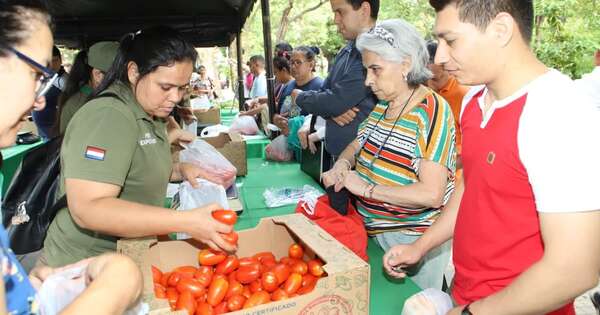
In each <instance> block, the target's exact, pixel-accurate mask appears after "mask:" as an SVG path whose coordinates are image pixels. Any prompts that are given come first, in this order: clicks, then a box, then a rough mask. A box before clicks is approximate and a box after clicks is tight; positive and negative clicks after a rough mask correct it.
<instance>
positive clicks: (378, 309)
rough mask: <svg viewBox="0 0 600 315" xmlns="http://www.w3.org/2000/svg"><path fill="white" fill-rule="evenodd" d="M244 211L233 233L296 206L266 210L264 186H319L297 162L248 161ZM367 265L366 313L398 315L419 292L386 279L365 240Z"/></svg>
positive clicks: (406, 282)
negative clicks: (369, 288) (368, 283)
mask: <svg viewBox="0 0 600 315" xmlns="http://www.w3.org/2000/svg"><path fill="white" fill-rule="evenodd" d="M238 185H239V186H240V188H241V189H240V193H241V196H242V199H243V200H242V203H243V205H244V212H243V213H242V215H241V216H240V218H239V220H238V223H237V224H236V225H235V229H236V230H243V229H248V228H252V227H254V226H256V225H257V224H258V221H259V220H260V219H261V218H265V217H269V216H276V215H284V214H290V213H293V212H294V210H295V208H296V206H295V205H290V206H284V207H279V208H274V209H269V208H267V206H266V204H265V202H264V198H263V196H262V194H263V192H264V190H265V189H266V188H268V187H285V186H290V187H302V186H304V185H311V186H313V187H315V188H319V189H320V187H319V185H318V184H317V183H315V182H314V180H312V178H310V177H309V176H308V175H306V174H304V173H303V172H302V171H301V170H300V165H299V164H297V163H278V162H270V161H265V160H263V159H248V175H247V176H246V177H243V178H239V179H238ZM368 254H369V258H370V260H369V263H370V265H371V303H370V304H371V305H370V314H374V315H384V314H399V313H400V312H401V310H402V307H403V305H404V301H405V300H406V299H407V298H408V297H410V296H411V295H413V294H415V293H417V292H418V291H419V290H420V289H419V287H418V286H417V285H416V284H414V282H412V281H411V280H403V281H394V280H389V279H388V278H387V277H386V276H385V275H384V272H383V269H382V257H383V254H384V253H383V251H382V250H381V249H380V248H379V246H377V245H376V244H375V242H374V241H373V240H369V247H368Z"/></svg>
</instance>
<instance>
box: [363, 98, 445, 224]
mask: <svg viewBox="0 0 600 315" xmlns="http://www.w3.org/2000/svg"><path fill="white" fill-rule="evenodd" d="M387 108H388V103H387V102H384V101H380V102H379V104H377V106H376V107H375V109H373V112H372V113H371V114H370V115H369V118H368V119H367V120H366V123H365V124H363V127H362V128H361V129H360V130H359V134H358V140H359V142H360V143H361V144H363V143H364V145H363V146H362V149H361V150H360V152H359V154H358V157H357V163H356V171H357V173H358V174H359V175H360V176H361V177H362V178H363V179H364V180H366V181H367V182H369V183H373V184H377V185H385V186H405V185H411V184H414V183H416V182H418V181H419V164H420V161H421V160H422V159H425V160H429V161H433V162H435V163H439V164H441V165H443V166H445V167H447V168H448V170H449V172H448V185H447V187H446V193H445V195H444V204H446V202H447V201H448V199H449V197H450V194H451V193H452V191H453V190H454V173H455V166H456V148H455V137H456V131H455V127H454V126H455V124H454V117H453V115H452V110H451V109H450V106H449V105H448V103H447V102H446V101H445V100H444V98H442V97H441V96H439V95H438V94H436V93H434V92H433V91H432V92H431V93H429V94H427V96H425V98H424V99H423V100H422V101H421V102H420V103H419V104H418V105H417V106H415V107H414V108H413V109H412V110H410V111H409V112H407V113H404V114H403V115H402V117H401V118H399V119H398V121H397V122H396V117H391V118H389V119H387V118H385V113H386V109H387ZM395 122H396V123H395ZM394 123H395V124H394ZM386 139H387V141H386ZM378 151H379V154H377V152H378ZM356 197H357V210H358V212H359V213H360V215H361V216H362V217H363V219H364V221H365V226H366V228H367V231H368V232H369V234H376V233H383V232H388V231H401V232H403V233H406V234H412V235H420V234H422V233H423V232H425V230H426V229H427V228H428V227H429V226H431V224H432V223H433V222H434V221H435V219H436V218H437V217H438V216H439V214H440V209H439V208H429V207H421V208H409V207H400V206H397V205H392V204H389V203H385V202H380V201H377V200H373V199H368V198H363V197H362V196H356Z"/></svg>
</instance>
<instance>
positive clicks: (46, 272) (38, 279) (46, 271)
mask: <svg viewBox="0 0 600 315" xmlns="http://www.w3.org/2000/svg"><path fill="white" fill-rule="evenodd" d="M93 259H95V258H87V259H83V260H80V261H78V262H76V263H73V264H70V265H66V266H63V267H59V268H52V267H49V266H37V267H35V268H33V269H32V270H31V272H30V273H29V282H31V285H32V286H33V287H34V288H35V289H36V290H39V289H40V288H41V287H42V283H43V282H44V281H46V279H48V277H50V276H51V275H53V274H55V273H59V272H62V271H64V270H67V269H71V268H76V267H81V266H87V265H88V264H89V263H90V262H91V261H92V260H93Z"/></svg>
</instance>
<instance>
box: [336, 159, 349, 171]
mask: <svg viewBox="0 0 600 315" xmlns="http://www.w3.org/2000/svg"><path fill="white" fill-rule="evenodd" d="M338 161H341V162H344V163H346V164H347V165H348V170H351V169H352V164H351V163H350V161H348V160H346V159H338Z"/></svg>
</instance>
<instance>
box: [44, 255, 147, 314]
mask: <svg viewBox="0 0 600 315" xmlns="http://www.w3.org/2000/svg"><path fill="white" fill-rule="evenodd" d="M86 268H87V265H83V266H77V267H73V268H69V269H66V270H63V271H60V272H57V273H55V274H52V275H51V276H49V277H48V278H47V279H46V281H44V283H43V284H42V287H41V288H40V290H39V291H38V299H39V300H38V302H39V305H40V314H41V315H56V314H58V313H60V312H61V311H62V310H63V309H64V308H65V307H67V306H68V305H69V304H71V303H72V302H73V301H74V300H75V298H77V297H78V296H79V295H80V294H81V293H82V292H83V290H85V288H86V286H85V270H86ZM148 311H149V308H148V305H147V304H145V303H142V302H139V303H138V304H137V305H136V306H135V307H132V308H130V309H128V310H127V311H126V312H125V313H124V314H125V315H143V314H148Z"/></svg>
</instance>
